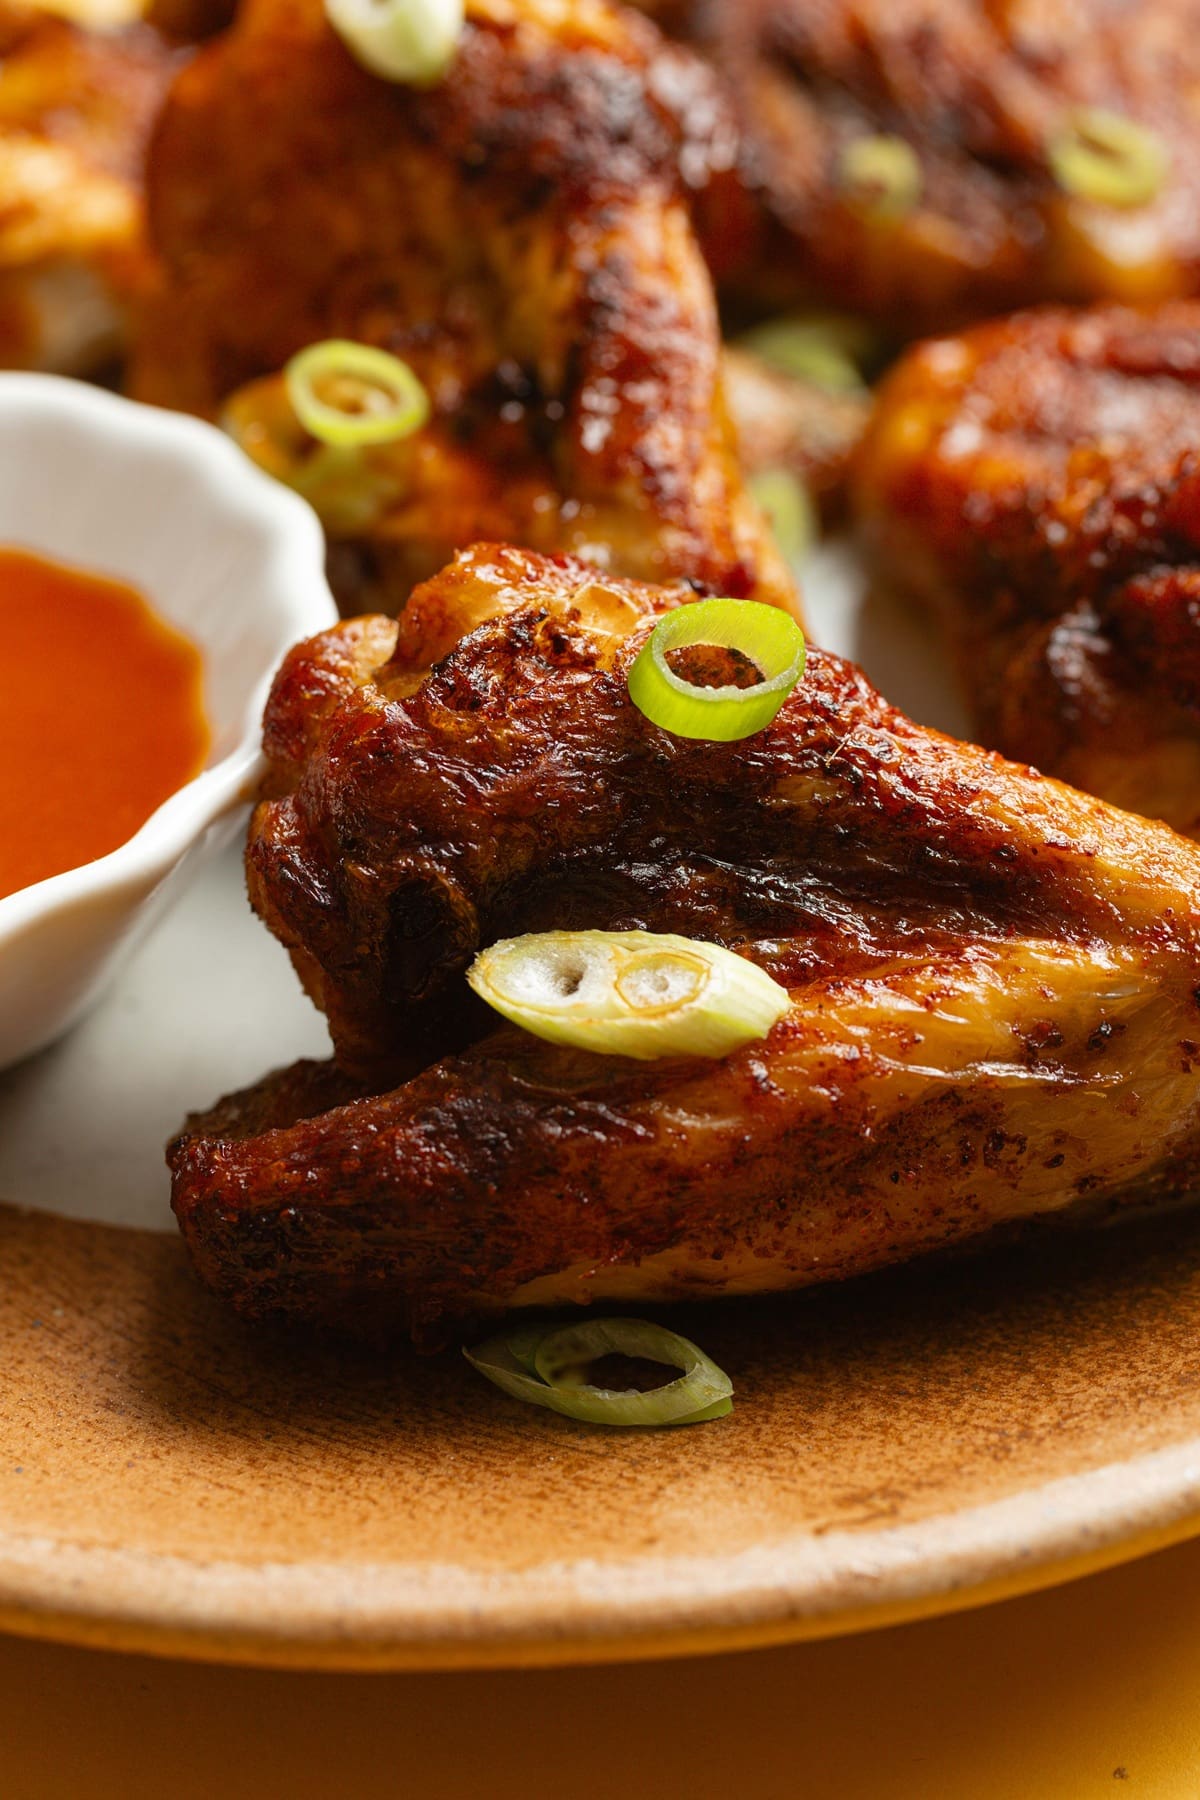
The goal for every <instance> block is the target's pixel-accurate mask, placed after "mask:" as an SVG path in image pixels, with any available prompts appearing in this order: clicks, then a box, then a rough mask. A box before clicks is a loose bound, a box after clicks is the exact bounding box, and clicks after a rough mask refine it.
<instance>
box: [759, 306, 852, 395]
mask: <svg viewBox="0 0 1200 1800" xmlns="http://www.w3.org/2000/svg"><path fill="white" fill-rule="evenodd" d="M737 342H738V347H739V348H740V349H742V350H749V351H750V352H751V353H752V354H753V355H754V356H757V357H758V358H759V360H760V362H764V363H766V365H767V367H768V368H771V369H778V370H779V371H780V373H781V374H784V375H792V376H795V378H796V379H797V380H798V381H807V382H810V383H811V384H812V385H813V386H814V387H820V388H827V389H828V390H829V392H830V393H834V394H857V393H861V392H862V391H863V388H864V387H865V385H866V384H865V382H864V380H863V374H862V371H863V367H864V366H866V365H868V364H870V363H872V362H874V361H876V360H878V358H879V356H880V351H881V346H880V341H879V333H878V332H877V331H876V330H875V329H874V328H873V327H872V326H871V325H869V324H868V323H867V322H866V320H865V319H858V318H855V317H854V316H853V315H852V314H850V313H794V314H785V315H783V316H782V317H780V318H776V319H767V320H766V321H765V322H764V323H763V324H761V325H755V326H754V327H753V329H752V330H750V331H747V332H744V333H743V334H742V336H741V337H740V338H739V339H738V340H737Z"/></svg>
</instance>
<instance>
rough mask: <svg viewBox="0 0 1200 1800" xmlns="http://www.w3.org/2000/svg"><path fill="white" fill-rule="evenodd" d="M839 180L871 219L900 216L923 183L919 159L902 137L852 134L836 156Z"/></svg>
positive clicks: (914, 199)
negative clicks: (854, 136) (857, 135)
mask: <svg viewBox="0 0 1200 1800" xmlns="http://www.w3.org/2000/svg"><path fill="white" fill-rule="evenodd" d="M838 180H839V182H840V184H841V186H842V187H843V188H845V189H846V190H847V191H848V193H849V195H850V198H851V199H852V201H853V202H854V204H855V205H856V206H857V207H858V208H859V210H860V211H861V212H864V213H866V214H867V215H868V217H870V218H874V219H901V218H903V217H904V215H905V213H908V212H911V211H912V209H913V207H914V206H915V205H916V204H917V202H918V200H919V199H920V198H921V189H922V187H923V185H924V178H923V176H922V174H921V163H920V159H919V157H918V156H917V153H916V151H915V150H914V149H913V147H912V145H911V144H910V143H909V142H908V141H907V139H905V138H902V137H859V138H851V140H850V142H849V143H848V144H844V145H843V146H842V150H841V154H840V155H839V157H838Z"/></svg>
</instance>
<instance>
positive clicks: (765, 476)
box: [748, 469, 820, 568]
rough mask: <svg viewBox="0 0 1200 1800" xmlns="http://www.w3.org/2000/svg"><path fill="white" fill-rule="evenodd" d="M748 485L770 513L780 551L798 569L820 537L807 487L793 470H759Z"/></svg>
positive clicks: (770, 523) (769, 520)
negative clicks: (797, 565)
mask: <svg viewBox="0 0 1200 1800" xmlns="http://www.w3.org/2000/svg"><path fill="white" fill-rule="evenodd" d="M748 486H749V488H750V492H751V493H752V494H753V495H754V498H755V499H756V500H757V501H758V504H759V505H760V506H761V508H762V510H763V512H764V513H765V514H766V515H767V522H768V524H769V525H770V527H771V530H772V531H773V532H774V534H775V542H776V543H777V544H778V545H779V549H780V552H781V554H782V555H783V557H784V558H785V560H786V561H787V562H788V563H790V564H791V566H792V567H793V568H795V566H796V564H797V563H800V562H803V560H804V558H805V557H806V556H807V555H808V552H809V551H810V550H811V549H812V547H813V545H814V544H815V542H816V540H817V538H818V537H819V536H820V526H819V524H818V521H817V513H816V508H815V507H814V506H813V503H812V501H811V500H810V499H809V495H808V489H807V488H806V487H805V485H804V483H803V482H802V481H801V480H800V478H799V476H798V475H794V474H793V473H792V471H791V470H790V469H760V470H759V472H758V474H757V475H752V476H751V477H750V480H749V483H748Z"/></svg>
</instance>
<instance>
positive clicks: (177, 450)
mask: <svg viewBox="0 0 1200 1800" xmlns="http://www.w3.org/2000/svg"><path fill="white" fill-rule="evenodd" d="M34 413H36V414H38V415H39V416H40V417H41V418H43V419H49V420H50V421H51V422H53V423H55V424H57V425H58V426H59V427H60V428H61V429H62V430H63V431H64V432H72V431H73V432H76V433H81V434H83V435H84V436H90V437H91V438H92V439H93V440H94V441H95V442H96V445H97V448H98V449H99V448H100V447H101V446H102V447H103V449H104V452H105V454H106V455H107V456H109V457H111V456H113V455H114V454H116V455H118V456H119V455H121V454H124V453H132V454H136V455H145V454H147V452H150V453H153V452H156V451H157V452H160V453H163V452H165V453H168V454H169V455H170V456H171V457H172V458H173V459H174V461H175V463H176V464H178V465H179V473H180V479H181V480H187V479H189V478H190V479H192V480H195V481H197V482H201V483H203V485H204V486H206V487H207V489H208V491H209V493H210V494H211V495H213V496H214V497H215V499H216V501H217V502H218V504H221V505H224V506H225V507H227V509H228V510H229V511H231V512H233V513H240V514H241V515H242V516H243V517H245V516H246V515H247V514H249V515H252V516H253V517H254V519H255V520H256V522H257V523H258V524H259V525H260V526H261V527H264V528H265V531H264V540H265V543H264V552H263V556H262V581H260V583H258V584H257V585H258V586H259V587H261V586H262V585H264V584H265V583H270V585H271V587H272V588H273V590H274V592H275V593H276V595H277V596H278V600H279V603H280V616H281V620H287V621H288V624H287V632H288V637H289V642H290V643H299V642H300V641H301V640H302V639H304V638H306V637H311V636H312V635H313V634H314V633H316V632H319V631H325V630H328V629H329V627H330V626H332V625H334V624H336V623H337V619H338V611H337V606H336V604H335V602H334V599H333V595H332V593H331V592H330V589H329V584H328V582H327V581H326V579H325V539H324V533H323V531H322V529H321V524H320V521H319V520H318V518H317V515H316V513H315V512H313V510H312V508H311V507H310V506H309V505H308V504H307V502H305V501H304V500H302V499H301V498H300V496H299V495H298V494H295V493H293V492H292V491H291V490H290V489H289V488H286V487H284V486H283V485H282V484H281V483H280V482H278V481H275V480H274V479H273V478H272V477H271V476H269V475H267V474H265V473H264V472H263V471H262V470H261V469H258V468H256V467H255V465H254V464H253V463H252V462H251V461H250V459H249V457H247V456H246V455H245V453H244V452H243V451H242V450H240V449H239V448H238V447H237V445H236V444H234V443H233V442H232V440H231V439H230V438H228V437H227V436H226V435H225V433H224V432H222V431H221V430H219V429H218V428H217V427H216V426H214V425H210V424H208V423H207V422H206V421H205V420H203V419H196V418H192V417H189V416H188V415H186V414H183V413H173V412H167V411H166V410H164V409H162V408H159V407H153V406H147V405H144V404H142V403H141V402H139V401H136V400H128V399H126V398H125V397H124V396H122V395H119V394H113V393H109V392H108V391H107V390H105V389H103V388H97V387H93V386H91V385H89V384H88V383H85V382H83V381H78V380H75V379H73V378H71V377H68V376H62V375H41V374H26V373H23V372H22V373H8V372H5V373H0V431H3V430H4V429H5V428H6V427H7V428H11V427H12V424H13V421H14V419H16V420H19V419H20V418H21V417H22V416H25V417H28V416H30V415H31V414H34ZM34 553H35V554H38V555H44V556H47V557H49V558H50V559H53V558H54V551H53V550H52V549H48V548H46V547H45V546H35V547H34ZM69 566H75V567H82V568H86V567H87V566H88V565H87V564H86V562H84V563H81V562H79V561H78V559H74V560H73V562H72V563H71V564H70V565H69ZM149 599H150V604H151V605H153V604H154V600H153V596H149ZM184 628H185V629H186V626H185V627H184ZM285 648H286V647H285ZM283 654H284V649H283V648H281V649H280V651H279V653H278V655H277V656H275V657H274V658H273V659H272V661H271V665H270V667H268V668H265V669H263V670H262V672H261V673H260V675H259V678H258V680H257V681H256V682H255V683H254V685H253V687H252V689H251V692H250V695H249V697H248V699H247V701H246V706H245V710H244V713H243V724H242V731H241V735H240V737H239V739H238V741H237V743H236V744H235V745H234V746H233V748H232V749H231V750H230V751H229V752H228V754H227V755H225V756H224V757H222V758H221V760H220V762H217V763H214V764H213V765H212V766H211V767H210V768H206V769H203V770H201V772H200V773H199V774H198V775H196V776H193V778H192V780H191V781H188V782H185V783H184V785H183V786H182V787H179V788H176V790H175V791H174V793H172V794H170V795H168V797H167V798H166V799H165V800H164V801H163V802H162V804H161V805H160V806H158V807H157V808H156V809H155V811H154V812H153V813H151V815H150V817H149V818H148V819H147V820H146V821H145V823H144V824H143V825H141V826H140V827H139V829H138V830H137V831H136V832H135V833H134V834H133V836H132V837H130V838H127V839H126V840H125V842H124V843H123V844H119V845H118V846H117V848H116V849H115V850H110V851H109V852H108V853H107V854H106V855H104V856H101V857H97V858H96V859H95V860H94V861H93V862H88V863H81V864H79V865H78V866H77V867H75V868H72V869H65V870H63V871H62V872H61V873H60V874H58V875H50V876H47V877H46V879H45V880H44V881H38V882H34V883H33V884H32V885H31V886H29V887H25V888H19V889H17V891H16V892H15V893H12V894H8V895H6V896H4V897H3V898H2V899H0V950H2V949H3V948H4V947H5V945H6V944H7V943H9V942H11V940H12V939H13V938H15V937H17V936H19V935H20V934H21V933H22V932H24V931H26V930H27V929H28V928H29V927H30V926H31V925H34V924H37V923H40V922H41V921H42V920H44V919H45V918H46V917H47V916H49V915H51V914H53V913H58V912H63V911H67V910H69V909H72V908H74V907H77V906H79V905H80V904H81V903H85V902H87V901H90V900H95V899H97V898H101V897H105V896H108V895H112V894H118V893H120V891H121V890H122V889H129V890H130V891H131V892H136V893H138V894H140V893H142V892H144V891H145V890H146V889H147V888H148V887H154V886H157V885H158V883H159V882H160V881H162V880H164V879H165V878H166V876H167V875H168V874H169V873H170V871H171V869H172V868H173V867H174V866H175V864H176V863H178V862H179V860H180V859H181V857H182V856H183V855H184V854H185V852H186V851H187V850H188V849H189V848H190V847H191V845H192V844H193V843H195V842H196V841H197V840H198V839H200V838H201V837H202V836H203V835H204V834H205V833H206V832H207V831H208V829H209V828H210V826H212V825H214V824H215V823H216V822H217V820H218V819H220V818H221V817H222V815H223V814H225V813H227V812H229V811H230V810H231V809H232V808H233V807H234V806H236V805H237V804H238V803H239V801H242V800H247V801H248V800H249V799H251V798H252V797H253V790H254V788H255V787H256V786H257V784H258V781H259V780H260V779H261V776H262V774H263V772H264V769H265V766H266V765H265V759H264V757H263V754H262V748H261V729H262V713H263V708H264V706H265V704H266V700H267V695H268V692H269V690H270V686H271V682H272V680H273V679H274V676H275V672H276V668H277V666H278V661H279V656H282V655H283Z"/></svg>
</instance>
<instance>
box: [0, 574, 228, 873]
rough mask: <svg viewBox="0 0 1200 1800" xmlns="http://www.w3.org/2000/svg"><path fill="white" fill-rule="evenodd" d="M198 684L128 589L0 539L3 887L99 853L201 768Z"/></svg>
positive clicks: (180, 643) (184, 649)
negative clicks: (7, 545) (0, 546)
mask: <svg viewBox="0 0 1200 1800" xmlns="http://www.w3.org/2000/svg"><path fill="white" fill-rule="evenodd" d="M203 684H204V667H203V660H202V658H201V654H200V651H199V650H198V648H197V647H196V645H195V644H193V643H192V642H191V641H190V639H188V638H186V637H184V636H183V635H182V633H180V632H178V631H176V630H175V629H174V627H173V626H170V625H168V624H166V622H165V621H164V620H162V619H160V618H159V617H158V615H157V614H156V613H155V612H154V611H153V610H152V609H151V607H150V606H149V605H148V603H147V602H146V601H145V600H144V599H143V597H142V596H141V594H139V593H138V592H137V591H136V589H134V588H131V587H125V586H123V585H122V584H121V583H120V582H116V581H110V580H107V579H106V578H105V577H103V576H99V575H92V574H88V573H86V572H84V571H82V570H79V569H70V568H65V567H62V566H60V565H59V564H57V563H51V562H45V561H43V560H42V559H41V558H40V557H37V556H31V555H29V554H28V553H27V552H25V551H23V550H5V549H0V898H2V897H3V896H4V895H6V894H12V893H16V892H17V890H18V889H20V888H24V887H30V886H32V884H33V883H34V882H35V881H44V880H45V879H46V878H47V876H50V875H60V874H62V872H63V871H64V870H65V869H75V868H78V867H79V866H80V864H82V863H87V862H92V861H94V860H95V858H96V857H98V856H106V855H107V854H108V852H109V851H110V850H115V849H116V848H117V847H118V845H120V844H123V843H125V842H126V840H127V839H128V838H131V837H132V836H133V834H134V832H135V831H137V830H138V829H139V827H140V826H142V825H144V824H145V822H146V820H147V819H148V818H149V817H150V815H151V813H152V812H154V810H155V809H156V808H157V807H158V806H160V805H161V804H162V802H163V801H164V800H165V799H167V797H168V796H169V795H170V794H173V793H174V792H175V790H176V789H177V788H179V787H182V786H183V785H184V783H185V782H187V781H190V780H191V779H192V777H193V776H194V775H197V774H199V772H200V770H201V769H202V768H203V767H204V759H205V756H206V755H207V753H208V748H209V744H210V742H211V733H210V730H209V725H208V720H207V718H206V717H205V712H204V685H203Z"/></svg>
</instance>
